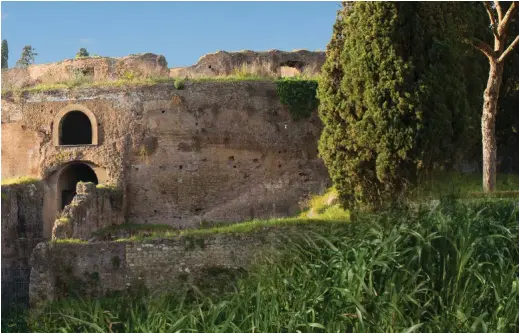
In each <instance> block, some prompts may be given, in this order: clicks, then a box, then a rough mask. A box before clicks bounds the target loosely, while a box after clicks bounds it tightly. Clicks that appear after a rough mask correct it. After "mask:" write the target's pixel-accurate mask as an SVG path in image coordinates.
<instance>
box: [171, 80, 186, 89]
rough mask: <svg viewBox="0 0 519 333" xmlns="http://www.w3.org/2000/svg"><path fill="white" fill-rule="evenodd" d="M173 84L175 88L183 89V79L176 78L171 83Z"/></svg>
mask: <svg viewBox="0 0 519 333" xmlns="http://www.w3.org/2000/svg"><path fill="white" fill-rule="evenodd" d="M173 85H174V86H175V88H176V89H178V90H182V89H184V80H181V79H176V80H175V82H174V83H173Z"/></svg>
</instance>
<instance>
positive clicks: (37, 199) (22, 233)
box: [2, 183, 43, 306]
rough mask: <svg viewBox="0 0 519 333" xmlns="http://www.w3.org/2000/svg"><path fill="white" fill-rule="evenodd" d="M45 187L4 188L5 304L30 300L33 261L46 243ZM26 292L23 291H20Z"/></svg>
mask: <svg viewBox="0 0 519 333" xmlns="http://www.w3.org/2000/svg"><path fill="white" fill-rule="evenodd" d="M42 206H43V184H41V183H34V184H15V185H2V304H5V305H6V306H8V305H9V303H10V302H11V301H18V302H20V301H21V302H24V301H25V299H26V298H27V297H28V290H24V289H23V287H24V286H28V282H29V272H30V266H29V259H30V256H31V252H32V250H33V248H34V247H35V246H36V245H37V244H38V243H39V242H41V241H42V240H43V223H42V215H41V212H42ZM19 288H22V289H19Z"/></svg>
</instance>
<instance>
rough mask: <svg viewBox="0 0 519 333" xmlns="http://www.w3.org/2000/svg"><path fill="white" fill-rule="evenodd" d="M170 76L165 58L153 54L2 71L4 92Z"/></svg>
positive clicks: (61, 62) (67, 62) (63, 62)
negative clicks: (86, 81) (87, 82)
mask: <svg viewBox="0 0 519 333" xmlns="http://www.w3.org/2000/svg"><path fill="white" fill-rule="evenodd" d="M168 75H169V69H168V64H167V62H166V59H165V58H164V56H161V55H156V54H152V53H145V54H140V55H133V56H127V57H122V58H109V57H86V58H79V59H67V60H63V61H60V62H56V63H50V64H41V65H31V66H29V67H27V68H16V67H15V68H11V69H7V70H2V90H10V89H19V88H24V87H30V86H35V85H38V84H56V83H63V82H68V81H74V80H90V81H92V82H99V81H112V80H117V79H123V78H130V77H143V78H147V77H167V76H168Z"/></svg>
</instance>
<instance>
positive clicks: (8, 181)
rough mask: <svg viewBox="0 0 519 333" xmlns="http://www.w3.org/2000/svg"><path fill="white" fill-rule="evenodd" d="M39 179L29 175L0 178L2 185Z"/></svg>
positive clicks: (32, 182)
mask: <svg viewBox="0 0 519 333" xmlns="http://www.w3.org/2000/svg"><path fill="white" fill-rule="evenodd" d="M39 181H40V179H38V178H34V177H30V176H22V177H14V178H6V179H2V186H4V185H17V184H34V183H37V182H39Z"/></svg>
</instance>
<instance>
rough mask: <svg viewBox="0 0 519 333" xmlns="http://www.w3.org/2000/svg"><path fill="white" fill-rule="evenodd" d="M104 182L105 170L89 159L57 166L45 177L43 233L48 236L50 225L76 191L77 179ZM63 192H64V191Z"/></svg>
mask: <svg viewBox="0 0 519 333" xmlns="http://www.w3.org/2000/svg"><path fill="white" fill-rule="evenodd" d="M96 179H97V184H105V183H107V182H108V181H109V177H108V173H107V170H106V169H105V168H103V167H101V166H98V165H96V164H94V163H92V162H90V161H81V160H79V161H73V162H69V163H66V164H63V165H61V166H60V167H58V168H57V169H56V170H55V171H54V172H52V173H51V174H50V175H49V176H48V177H47V178H46V179H45V192H44V197H43V220H44V226H43V234H44V237H45V238H50V237H51V234H52V226H53V225H54V221H55V220H56V217H57V216H58V213H59V212H60V211H61V210H62V209H63V207H64V205H66V204H67V203H70V202H68V201H70V200H72V198H73V197H74V195H75V192H76V186H77V183H78V182H79V181H83V182H93V183H96ZM64 192H65V193H64Z"/></svg>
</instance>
